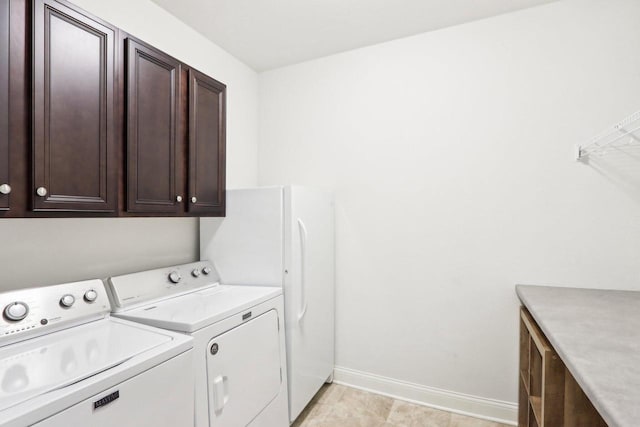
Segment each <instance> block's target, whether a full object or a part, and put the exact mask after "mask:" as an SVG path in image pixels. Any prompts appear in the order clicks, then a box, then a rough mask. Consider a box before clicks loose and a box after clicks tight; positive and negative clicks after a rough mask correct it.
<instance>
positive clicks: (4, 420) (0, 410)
mask: <svg viewBox="0 0 640 427" xmlns="http://www.w3.org/2000/svg"><path fill="white" fill-rule="evenodd" d="M0 309H1V310H2V318H0V426H2V427H18V426H19V427H24V426H27V425H28V426H37V427H69V426H92V427H107V426H110V427H111V426H118V427H143V426H145V427H152V426H153V427H158V426H163V427H175V426H186V425H191V424H192V423H193V378H191V377H190V376H188V375H183V372H185V371H186V370H188V369H190V367H191V365H192V353H193V351H192V346H193V340H192V339H191V338H190V337H187V336H184V335H181V334H176V333H172V332H169V331H164V330H162V329H157V328H152V327H148V326H144V325H140V324H138V323H134V322H128V321H126V320H121V319H114V318H111V317H110V315H109V312H110V310H111V307H110V305H109V300H108V298H107V294H106V291H105V288H104V284H103V283H102V281H100V280H88V281H83V282H76V283H69V284H63V285H56V286H48V287H42V288H31V289H24V290H17V291H12V292H6V293H2V294H0Z"/></svg>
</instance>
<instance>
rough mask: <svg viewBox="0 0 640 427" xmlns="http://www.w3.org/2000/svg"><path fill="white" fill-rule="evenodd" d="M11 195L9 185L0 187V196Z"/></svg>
mask: <svg viewBox="0 0 640 427" xmlns="http://www.w3.org/2000/svg"><path fill="white" fill-rule="evenodd" d="M9 193H11V186H10V185H9V184H2V185H0V194H9Z"/></svg>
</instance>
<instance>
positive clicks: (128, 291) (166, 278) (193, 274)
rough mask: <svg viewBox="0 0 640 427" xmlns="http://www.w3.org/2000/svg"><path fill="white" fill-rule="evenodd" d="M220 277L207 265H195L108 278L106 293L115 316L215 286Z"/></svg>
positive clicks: (195, 263) (210, 264)
mask: <svg viewBox="0 0 640 427" xmlns="http://www.w3.org/2000/svg"><path fill="white" fill-rule="evenodd" d="M219 280H220V277H219V276H218V273H217V271H216V269H215V268H214V267H213V264H212V263H211V262H210V261H198V262H192V263H189V264H182V265H176V266H171V267H165V268H157V269H155V270H148V271H142V272H139V273H133V274H126V275H123V276H116V277H110V278H109V280H108V281H107V291H108V293H109V298H110V299H111V305H112V307H113V311H114V312H121V311H124V310H129V309H133V308H137V307H140V306H142V305H145V304H149V303H151V302H154V301H161V300H164V299H167V298H174V297H176V296H178V295H183V294H187V293H190V292H194V291H197V290H201V289H203V288H207V287H211V286H217V285H218V284H219V283H218V282H219Z"/></svg>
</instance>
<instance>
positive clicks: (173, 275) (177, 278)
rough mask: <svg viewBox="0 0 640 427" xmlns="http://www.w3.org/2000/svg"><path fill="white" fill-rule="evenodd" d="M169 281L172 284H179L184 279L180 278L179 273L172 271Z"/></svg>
mask: <svg viewBox="0 0 640 427" xmlns="http://www.w3.org/2000/svg"><path fill="white" fill-rule="evenodd" d="M169 280H170V281H171V282H172V283H178V282H179V281H180V280H182V277H180V273H178V272H177V271H172V272H171V273H169Z"/></svg>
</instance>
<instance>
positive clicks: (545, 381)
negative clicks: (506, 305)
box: [518, 307, 607, 427]
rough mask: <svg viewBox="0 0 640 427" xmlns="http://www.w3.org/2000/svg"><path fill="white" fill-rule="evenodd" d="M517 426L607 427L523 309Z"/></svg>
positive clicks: (521, 312) (521, 311)
mask: <svg viewBox="0 0 640 427" xmlns="http://www.w3.org/2000/svg"><path fill="white" fill-rule="evenodd" d="M519 377H520V378H519V381H518V382H519V393H518V426H519V427H586V426H589V427H601V426H602V427H606V425H607V424H606V423H605V422H604V421H603V420H602V417H600V414H598V412H597V410H596V409H595V408H594V407H593V405H592V404H591V402H590V401H589V399H588V398H587V397H586V395H585V394H584V392H583V391H582V390H581V389H580V386H579V385H578V384H577V383H576V381H575V379H574V378H573V376H572V375H571V373H570V372H569V370H568V369H567V368H566V367H565V365H564V363H563V362H562V360H561V359H560V357H559V356H558V355H557V353H556V352H555V350H554V349H553V347H552V346H551V344H549V341H548V340H547V338H546V337H545V336H544V334H543V333H542V331H541V330H540V328H539V327H538V325H537V324H536V322H535V321H534V320H533V318H532V317H531V314H529V312H528V311H527V309H526V308H524V307H522V308H521V310H520V375H519Z"/></svg>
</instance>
